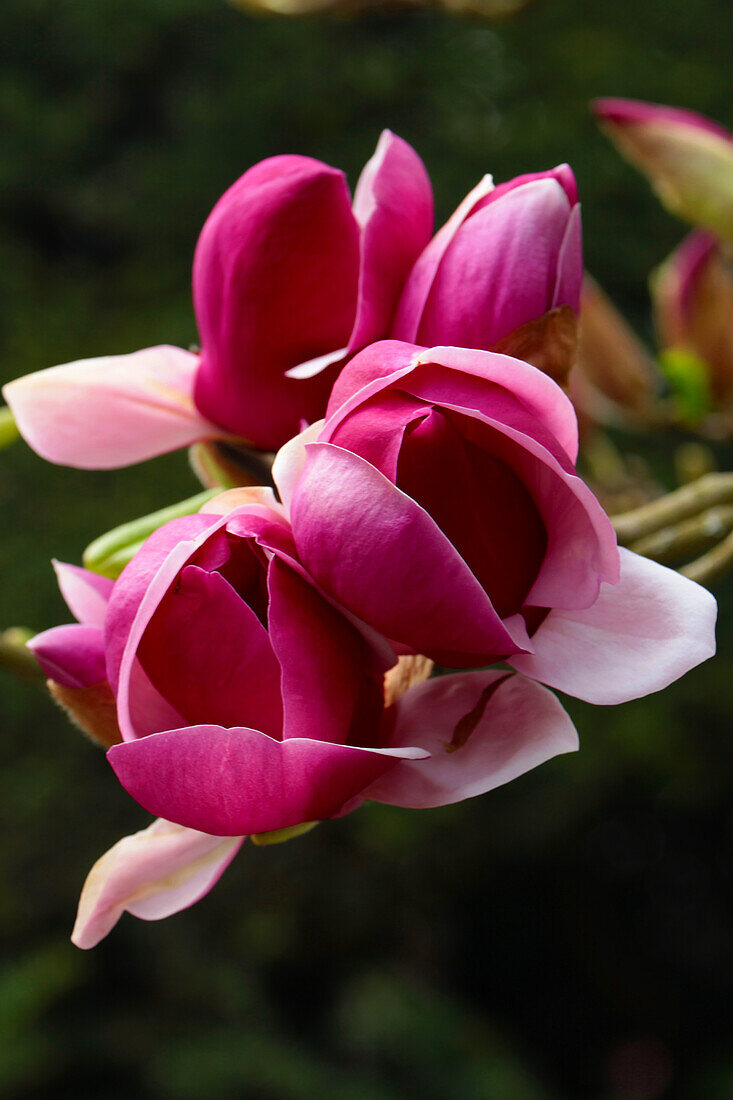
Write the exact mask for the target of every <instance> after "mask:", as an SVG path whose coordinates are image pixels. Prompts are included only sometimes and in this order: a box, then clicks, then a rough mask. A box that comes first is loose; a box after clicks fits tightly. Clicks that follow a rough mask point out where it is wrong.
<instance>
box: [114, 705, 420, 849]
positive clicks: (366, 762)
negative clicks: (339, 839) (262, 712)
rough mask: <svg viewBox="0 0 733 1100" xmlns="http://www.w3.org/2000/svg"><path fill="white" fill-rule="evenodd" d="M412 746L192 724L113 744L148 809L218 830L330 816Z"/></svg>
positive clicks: (413, 752)
mask: <svg viewBox="0 0 733 1100" xmlns="http://www.w3.org/2000/svg"><path fill="white" fill-rule="evenodd" d="M424 755H426V754H425V752H424V750H422V749H417V748H404V749H400V748H396V749H361V748H354V747H352V746H349V745H332V744H329V743H328V742H325V741H311V740H308V739H306V738H300V737H293V738H290V739H289V740H286V741H274V740H273V739H272V738H271V737H267V736H266V735H265V734H264V733H260V732H259V731H257V730H252V729H244V728H236V729H222V727H221V726H208V725H207V726H190V727H188V728H187V729H180V730H170V731H168V732H165V733H156V734H151V736H149V737H143V738H140V739H139V740H137V741H127V742H125V743H124V744H121V745H115V746H114V747H113V748H112V749H110V751H109V753H108V754H107V757H108V759H109V762H110V764H111V765H112V767H113V768H114V770H115V772H116V774H117V778H118V779H119V781H120V782H121V783H122V785H123V787H125V788H126V790H128V791H129V793H130V794H131V795H132V797H133V798H134V799H135V800H136V801H137V802H139V803H140V804H141V805H142V806H144V807H145V809H147V810H150V812H151V813H160V814H161V815H162V814H163V812H165V816H166V817H167V818H168V819H169V820H171V821H177V822H178V823H179V824H181V825H186V826H188V827H189V828H193V829H202V830H203V831H204V832H207V833H213V834H215V835H217V836H241V835H243V834H245V833H266V832H270V831H271V830H273V829H285V828H288V827H289V826H291V825H299V824H301V823H302V822H304V821H320V820H322V819H323V818H327V817H334V816H335V815H336V814H338V813H339V811H340V810H341V809H342V807H343V806H344V805H345V804H346V803H347V802H350V801H351V800H352V799H354V798H355V797H356V796H357V795H359V794H360V793H361V791H363V789H364V788H365V787H367V786H368V785H369V784H370V783H373V782H374V780H375V779H376V778H377V776H378V775H380V774H381V773H382V772H383V771H386V770H388V769H389V768H392V767H394V765H395V763H396V762H397V760H399V759H400V758H402V759H410V758H412V759H415V758H419V757H422V756H424Z"/></svg>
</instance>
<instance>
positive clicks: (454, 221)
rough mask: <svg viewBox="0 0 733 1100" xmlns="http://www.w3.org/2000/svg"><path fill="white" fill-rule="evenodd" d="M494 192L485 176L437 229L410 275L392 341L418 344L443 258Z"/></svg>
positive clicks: (492, 184) (442, 340)
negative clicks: (481, 204) (464, 224)
mask: <svg viewBox="0 0 733 1100" xmlns="http://www.w3.org/2000/svg"><path fill="white" fill-rule="evenodd" d="M493 190H494V181H493V179H492V177H491V176H484V177H483V179H482V180H480V181H479V183H477V184H476V186H475V187H474V189H473V191H469V193H468V194H467V195H466V197H465V199H464V200H463V202H462V203H460V205H459V206H458V207H457V209H456V210H455V211H454V213H453V214H452V215H451V216H450V218H449V219H448V221H447V222H446V223H445V225H444V226H443V228H442V229H440V230H438V232H437V233H436V234H435V236H434V237H433V239H432V241H431V242H430V244H429V245H428V246H427V248H426V249H425V250H424V251H423V252H422V254H421V255H420V256H419V258H418V260H417V262H416V263H415V266H414V267H413V269H412V271H411V272H410V276H409V278H408V280H407V283H406V284H405V289H404V291H403V293H402V297H401V298H400V302H399V305H398V307H397V315H396V317H395V320H394V324H393V326H392V332H391V336H392V338H393V339H395V340H406V341H407V342H408V343H411V344H414V343H415V342H416V341H417V333H418V329H419V327H420V321H421V319H422V315H423V311H424V309H425V303H426V302H427V300H428V295H429V294H430V291H431V289H432V286H433V281H434V279H435V276H436V274H437V271H438V268H439V267H440V262H441V260H442V259H443V256H444V255H445V253H446V252H447V250H448V248H449V247H450V245H451V243H452V241H453V238H454V237H455V235H456V233H457V232H458V230H459V229H460V228H461V226H462V225H463V223H464V221H465V220H466V218H468V217H469V216H470V215H471V214H472V213H473V211H474V210H475V208H476V206H477V205H478V203H480V202H481V201H482V199H485V198H486V196H487V195H490V194H491V192H492V191H493ZM440 343H441V344H443V343H447V341H446V340H444V339H443V338H441V340H440Z"/></svg>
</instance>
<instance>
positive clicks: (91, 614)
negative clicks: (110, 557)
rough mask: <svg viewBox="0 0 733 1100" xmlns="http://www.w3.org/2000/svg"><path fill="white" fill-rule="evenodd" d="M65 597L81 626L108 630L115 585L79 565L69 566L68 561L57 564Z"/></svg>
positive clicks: (61, 588) (58, 579)
mask: <svg viewBox="0 0 733 1100" xmlns="http://www.w3.org/2000/svg"><path fill="white" fill-rule="evenodd" d="M53 567H54V570H55V571H56V580H57V581H58V586H59V589H60V590H61V595H62V596H63V597H64V600H65V601H66V606H67V607H68V609H69V611H70V612H71V614H72V615H73V616H74V617H75V618H76V619H77V620H78V621H79V622H80V623H87V625H89V626H99V627H102V626H104V617H105V615H106V613H107V604H108V602H109V597H110V595H111V593H112V589H113V587H114V581H111V580H109V579H108V578H107V577H100V576H99V574H97V573H91V572H90V571H89V570H88V569H82V568H81V567H80V566H78V565H69V564H68V563H67V562H64V561H56V559H54V561H53Z"/></svg>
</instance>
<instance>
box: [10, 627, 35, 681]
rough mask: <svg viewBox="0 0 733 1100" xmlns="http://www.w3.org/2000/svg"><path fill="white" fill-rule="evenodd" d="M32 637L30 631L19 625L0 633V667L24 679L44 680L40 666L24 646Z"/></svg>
mask: <svg viewBox="0 0 733 1100" xmlns="http://www.w3.org/2000/svg"><path fill="white" fill-rule="evenodd" d="M32 637H33V633H32V631H30V630H24V629H23V628H22V627H19V626H13V627H10V629H9V630H4V631H3V632H2V633H0V668H5V669H7V670H8V672H13V673H15V674H16V675H17V676H22V677H23V678H24V679H26V680H42V681H45V679H46V677H45V675H44V673H43V671H42V670H41V666H40V665H39V664H38V661H37V660H36V658H35V657H34V656H33V654H32V653H31V651H30V649H28V647H27V646H26V642H27V641H28V640H29V638H32Z"/></svg>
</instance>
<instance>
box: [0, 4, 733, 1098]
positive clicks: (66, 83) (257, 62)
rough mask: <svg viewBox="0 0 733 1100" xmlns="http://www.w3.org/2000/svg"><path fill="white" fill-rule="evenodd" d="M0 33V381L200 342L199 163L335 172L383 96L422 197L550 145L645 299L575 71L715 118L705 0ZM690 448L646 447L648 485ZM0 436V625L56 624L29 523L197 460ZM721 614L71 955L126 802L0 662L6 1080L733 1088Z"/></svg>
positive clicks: (55, 551)
mask: <svg viewBox="0 0 733 1100" xmlns="http://www.w3.org/2000/svg"><path fill="white" fill-rule="evenodd" d="M0 32H1V34H2V39H3V43H4V49H3V60H2V66H1V68H0V121H1V122H2V131H3V141H2V143H1V144H0V195H1V197H0V222H1V226H2V231H1V232H0V253H1V255H0V311H1V318H0V319H1V322H2V323H1V324H0V341H1V342H2V373H3V380H5V379H9V378H12V377H15V376H17V375H20V374H23V373H26V372H28V371H30V370H34V369H38V368H40V367H44V366H48V365H51V364H53V363H56V362H65V361H67V360H70V359H75V358H82V357H86V356H91V355H97V354H102V353H118V352H125V351H132V350H134V349H136V348H138V347H143V346H146V345H150V344H154V343H156V342H158V341H165V342H171V343H178V344H181V345H184V346H185V345H186V344H188V343H189V342H191V341H195V339H196V332H195V325H194V321H193V316H192V311H191V306H190V298H189V279H190V273H189V268H190V260H191V255H192V251H193V245H194V243H195V239H196V235H197V232H198V229H199V227H200V225H201V223H202V221H203V219H204V217H205V215H206V213H207V212H208V209H209V208H210V206H211V205H212V203H213V201H214V200H215V199H216V197H217V196H218V194H219V193H220V192H221V191H222V190H223V189H224V188H225V187H226V186H228V184H229V183H231V182H232V181H233V180H234V178H235V177H236V176H237V175H238V174H239V173H240V172H241V171H243V170H244V169H245V168H246V167H247V166H248V165H249V164H250V163H252V162H253V161H255V160H257V159H259V158H261V157H264V156H267V155H269V154H272V153H276V152H282V151H298V152H305V153H309V154H311V155H314V156H319V157H322V158H324V159H325V160H327V161H329V162H331V163H334V164H338V165H340V166H343V167H344V168H346V169H347V170H348V173H349V178H350V180H351V181H352V182H354V181H355V179H356V175H357V173H358V170H359V168H360V167H361V165H362V164H363V162H364V161H365V160H366V159H367V157H368V156H369V155H370V153H371V151H372V149H373V146H374V144H375V142H376V139H377V137H378V134H379V131H380V129H381V128H382V127H383V126H385V125H389V126H390V127H391V128H393V129H394V130H396V131H397V132H398V133H400V134H402V135H403V136H405V137H406V138H408V139H409V140H411V141H412V142H413V143H414V144H415V145H416V147H417V148H418V150H419V151H420V153H421V154H422V155H423V157H424V158H425V160H426V163H427V165H428V167H429V170H430V172H431V174H432V176H433V179H434V181H435V186H436V193H437V201H438V210H439V214H440V216H441V217H445V216H446V215H447V214H448V213H449V212H450V210H451V209H452V208H453V206H454V205H455V204H456V203H457V201H458V200H459V199H460V198H461V197H462V196H463V194H464V193H465V192H466V191H467V190H468V188H469V187H470V186H471V185H472V184H473V183H475V182H476V180H477V179H478V178H479V177H480V176H481V175H482V174H483V173H484V172H485V171H487V170H490V171H493V172H494V173H495V175H496V176H497V178H499V179H502V178H506V177H508V176H511V175H513V174H515V173H517V172H521V171H529V170H536V169H542V168H546V167H549V166H551V165H552V164H554V163H557V162H559V161H562V160H569V161H570V162H571V163H572V165H573V167H574V168H575V170H576V172H577V174H578V177H579V182H580V188H581V194H582V197H583V202H584V219H585V232H586V245H587V255H588V263H589V267H590V269H591V270H592V271H593V272H594V274H595V275H596V277H597V278H598V279H599V281H600V282H601V283H602V285H603V286H604V287H605V289H606V290H608V291H609V292H610V294H611V296H612V297H613V298H614V299H615V300H616V302H617V303H618V304H619V305H620V306H621V307H622V308H623V309H624V311H625V312H626V313H627V314H628V315H629V316H630V318H631V319H632V320H635V321H636V322H637V323H639V324H640V325H642V326H643V325H644V324H646V320H645V319H646V317H647V315H648V301H647V297H646V289H645V281H646V276H647V273H648V272H649V270H651V268H652V267H654V266H655V265H656V264H657V263H658V262H659V261H660V260H661V259H662V258H663V257H664V256H666V255H667V254H668V252H669V251H670V250H671V248H672V247H673V246H674V244H675V243H676V242H677V241H678V240H679V237H680V226H679V225H678V224H676V223H675V222H674V220H673V219H672V218H670V217H669V216H668V215H667V214H665V213H664V212H663V211H662V210H661V209H660V208H659V206H658V204H657V203H656V201H655V200H654V198H653V196H652V195H651V194H649V192H648V188H647V187H646V184H645V183H644V181H643V180H642V179H641V178H640V177H639V176H638V175H637V173H636V172H635V171H634V169H632V168H631V167H629V166H628V165H626V164H625V163H624V162H623V161H621V159H620V158H619V157H618V156H617V154H616V153H615V152H614V151H613V149H612V148H611V147H610V146H609V145H608V143H607V142H606V141H605V140H604V139H603V138H602V137H601V135H600V134H598V133H597V131H596V129H595V127H594V125H593V123H592V122H591V120H590V117H589V115H588V112H587V102H588V100H589V99H590V98H591V97H593V96H596V95H601V94H614V95H629V96H634V97H638V98H643V99H649V100H656V101H660V102H669V103H678V104H682V105H684V106H687V107H692V108H695V109H697V110H700V111H702V112H703V113H706V114H708V115H710V116H712V117H715V118H718V119H720V120H721V121H722V122H724V123H726V124H728V125H730V124H731V122H733V118H732V117H731V115H730V109H731V108H730V103H731V91H732V80H733V78H732V76H731V67H730V56H731V50H732V47H733V21H731V20H729V19H724V18H722V17H721V6H720V4H719V3H718V0H646V3H644V4H640V3H638V2H637V0H635V2H633V3H632V2H631V0H617V2H616V3H614V4H608V3H605V2H601V0H537V3H536V4H534V5H532V6H531V7H530V8H528V9H527V11H526V12H524V13H523V14H522V15H520V16H518V17H517V18H515V19H514V20H512V21H510V22H507V23H502V24H500V25H487V24H482V23H481V22H478V21H471V20H464V21H459V20H457V19H451V18H450V17H448V16H446V15H441V14H438V13H435V12H402V13H389V12H383V13H379V14H375V15H372V16H369V17H363V18H361V19H359V20H346V19H343V20H339V19H314V20H303V21H296V20H278V19H274V20H266V19H258V18H255V17H251V16H248V15H246V14H244V13H243V12H242V11H238V10H235V9H234V8H233V7H231V6H229V5H228V4H226V3H224V2H223V0H222V2H219V0H105V2H103V3H100V2H99V0H3V4H2V8H1V10H0ZM676 442H677V440H676V439H675V440H662V441H660V442H659V443H656V444H655V445H654V447H653V448H652V449H651V450H652V453H651V454H650V462H651V463H652V465H653V466H654V468H655V469H658V470H659V471H660V474H661V476H663V477H666V478H667V479H668V478H669V471H670V469H671V466H672V461H671V450H672V447H673V445H674V444H675V443H676ZM719 457H720V459H721V461H722V462H723V464H724V465H727V466H730V461H729V455H728V454H727V451H726V449H725V448H723V449H722V450H721V452H720V456H719ZM0 459H1V460H2V468H3V474H2V477H0V508H2V514H3V515H4V517H5V522H4V524H3V538H2V541H1V542H0V566H1V567H2V573H1V575H2V577H3V585H2V607H3V611H2V622H0V627H2V626H7V625H10V624H12V623H15V622H22V623H23V624H27V625H28V626H30V627H33V628H35V629H43V628H45V627H46V626H49V625H51V624H53V623H56V622H59V621H63V620H64V619H65V618H67V617H68V613H67V612H65V610H64V609H63V605H62V603H61V600H60V597H59V596H58V594H57V593H56V591H55V585H54V581H53V576H52V572H51V569H50V567H49V565H48V560H49V558H50V557H51V556H52V555H54V556H58V557H60V558H62V559H65V560H69V561H78V560H79V558H80V555H81V552H82V550H83V548H84V546H85V545H87V543H88V542H89V541H90V540H91V539H92V538H94V537H95V536H96V535H98V534H100V533H101V532H102V531H104V530H106V529H108V528H110V527H112V526H114V525H116V524H119V523H123V522H125V521H127V520H129V519H130V518H132V517H134V516H138V515H145V514H146V513H148V512H150V511H153V510H154V509H157V508H160V507H163V506H165V505H166V504H170V503H172V502H173V501H175V500H177V499H180V498H183V497H187V496H190V495H191V493H192V492H194V491H195V486H194V482H193V480H192V478H191V475H190V472H189V471H188V469H187V466H186V460H185V457H184V456H183V455H173V456H170V457H168V458H165V459H160V460H156V461H155V462H151V463H149V464H147V465H145V466H143V467H139V468H138V469H135V470H123V471H119V472H113V473H93V474H89V473H80V472H76V471H69V470H58V469H55V468H52V467H50V466H48V465H46V464H44V463H43V462H42V461H41V460H40V459H38V458H36V457H35V456H34V455H32V454H31V453H30V452H29V451H28V450H27V449H26V448H25V447H24V446H22V445H18V446H16V447H14V448H13V449H11V450H7V451H4V452H3V453H2V455H0ZM721 609H722V610H721V618H722V628H721V631H720V649H721V654H720V657H719V658H718V660H717V661H716V662H714V663H709V664H707V665H705V666H703V667H702V668H701V669H699V670H697V671H696V672H694V673H693V674H691V675H689V676H688V677H686V679H685V680H684V681H683V682H682V683H680V684H678V685H676V686H675V687H674V688H673V689H671V690H669V691H668V692H666V693H664V694H662V695H661V696H657V697H653V698H652V699H649V700H643V701H641V702H638V703H631V704H628V705H626V706H624V707H615V708H609V709H603V708H595V709H594V708H591V707H587V706H582V705H580V704H572V708H571V709H572V712H573V714H574V716H575V718H576V720H577V724H578V727H579V729H580V731H581V741H582V751H581V752H580V753H579V754H577V755H576V756H573V757H561V758H559V759H558V760H555V761H553V762H552V763H550V764H549V765H546V766H545V767H543V768H541V769H540V770H539V771H537V772H536V773H532V774H530V775H528V776H526V777H524V778H523V779H521V780H519V781H518V782H515V783H512V784H511V785H509V786H508V787H507V788H505V789H501V790H498V791H496V792H495V793H493V794H491V795H489V796H486V797H484V798H483V799H479V800H474V801H472V802H469V803H466V804H461V805H458V806H454V807H446V808H444V809H442V810H434V811H429V812H424V813H418V812H414V811H401V810H397V809H390V808H377V807H371V808H366V809H363V810H361V811H359V812H358V813H357V814H355V815H354V816H353V817H352V818H349V819H347V820H344V821H341V822H334V823H331V824H327V825H324V826H321V827H320V828H319V829H316V830H314V832H313V833H312V834H311V835H309V836H307V837H305V838H303V839H299V840H294V841H292V842H290V843H288V844H285V845H282V846H277V847H274V848H267V847H265V848H255V847H251V846H247V847H246V848H245V850H244V852H243V853H242V854H241V855H240V856H239V857H238V859H237V860H236V861H235V863H234V864H233V865H232V868H231V869H230V870H229V871H227V873H226V875H225V876H224V878H223V880H222V881H221V883H220V884H219V885H218V886H217V888H216V889H215V891H214V892H213V893H212V894H211V896H210V897H209V898H207V899H206V900H205V901H204V902H202V903H201V904H200V905H199V906H197V907H196V908H194V909H193V910H191V911H189V912H187V913H184V914H182V915H180V916H178V917H175V918H172V919H170V920H168V921H166V922H165V923H164V924H150V925H146V924H143V923H140V922H135V921H133V920H131V919H129V918H125V919H124V920H123V922H122V923H121V924H120V926H119V927H118V929H117V930H116V931H115V932H114V933H113V934H112V936H111V937H110V938H109V940H108V941H106V942H105V943H104V944H102V945H101V946H100V947H99V948H98V949H96V951H95V952H94V953H93V954H91V955H82V954H81V953H79V952H77V951H76V950H75V949H74V948H72V947H71V946H70V945H69V944H68V940H67V935H68V931H69V930H70V928H71V925H72V921H73V913H74V907H75V904H76V898H77V895H78V892H79V888H80V886H81V883H82V881H83V879H84V876H85V874H86V871H87V870H88V868H89V866H90V865H91V863H92V862H93V861H94V859H96V857H97V856H98V855H99V854H100V853H101V852H102V851H104V850H105V849H106V848H107V847H109V846H110V845H111V844H112V843H113V842H114V841H115V840H117V839H118V838H119V837H120V836H121V835H123V834H125V833H129V832H132V831H134V830H135V829H137V828H140V827H142V826H143V825H144V824H145V823H146V820H147V819H146V815H145V814H144V813H143V811H142V810H140V809H139V807H137V806H136V805H135V804H134V803H133V802H132V801H131V800H130V799H129V798H128V796H127V795H126V794H125V792H124V791H122V790H121V788H119V786H118V785H117V783H116V782H115V780H114V777H113V776H112V774H111V772H110V770H109V768H108V766H107V764H106V762H105V760H104V757H103V756H102V754H101V753H99V752H98V751H96V750H95V749H94V748H93V747H92V746H90V745H89V744H88V743H86V742H85V741H83V740H82V739H81V738H80V737H79V735H78V734H77V733H76V732H75V731H74V730H73V729H71V728H70V727H69V726H68V725H67V723H66V721H65V719H64V718H63V715H62V714H61V713H60V712H59V711H57V710H55V709H54V708H53V706H52V704H51V703H50V701H49V700H47V699H46V698H45V697H44V696H43V695H42V694H41V693H40V692H39V691H38V689H37V687H35V686H34V685H31V684H25V683H21V682H15V681H14V680H12V679H10V678H9V677H8V676H7V675H5V674H3V679H2V682H1V686H2V692H3V727H4V730H5V736H4V738H3V742H2V748H1V749H0V752H1V753H2V768H0V816H1V817H2V833H1V834H0V836H2V840H1V841H0V887H1V889H0V930H1V931H2V937H3V943H4V945H5V951H4V953H3V954H4V961H3V963H2V967H0V1097H11V1098H17V1100H27V1098H43V1100H45V1098H47V1097H51V1096H53V1097H54V1100H56V1098H60V1100H63V1098H64V1097H67V1096H68V1097H71V1096H74V1097H78V1096H83V1097H85V1098H87V1097H88V1098H90V1100H96V1098H100V1100H101V1098H104V1100H117V1098H118V1097H119V1098H120V1100H121V1098H123V1097H124V1098H125V1100H127V1098H128V1097H129V1096H130V1095H135V1096H136V1097H140V1098H142V1100H189V1098H190V1100H194V1098H196V1100H197V1098H199V1097H201V1098H203V1097H206V1098H207V1100H229V1098H241V1097H243V1098H245V1100H330V1098H331V1097H336V1096H338V1097H339V1098H340V1100H413V1098H415V1100H417V1098H418V1097H419V1098H420V1100H424V1098H427V1100H433V1098H434V1100H445V1098H447V1097H450V1098H451V1100H454V1098H455V1100H484V1098H488V1100H572V1098H578V1100H620V1098H634V1100H655V1098H657V1097H662V1096H664V1097H670V1098H673V1100H674V1098H678V1100H724V1098H726V1100H727V1098H729V1097H730V1096H731V1093H732V1090H733V1063H732V1060H731V1037H732V1035H733V1011H732V1007H731V1006H732V1004H733V998H732V994H733V799H732V797H731V787H732V780H733V740H732V739H731V717H732V712H733V698H732V697H731V688H730V673H729V669H730V661H731V653H732V652H733V590H732V589H731V586H728V587H727V588H726V589H724V590H723V591H722V592H721Z"/></svg>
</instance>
